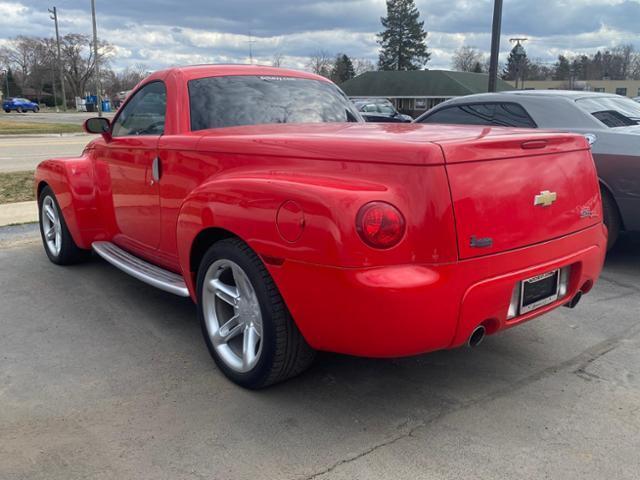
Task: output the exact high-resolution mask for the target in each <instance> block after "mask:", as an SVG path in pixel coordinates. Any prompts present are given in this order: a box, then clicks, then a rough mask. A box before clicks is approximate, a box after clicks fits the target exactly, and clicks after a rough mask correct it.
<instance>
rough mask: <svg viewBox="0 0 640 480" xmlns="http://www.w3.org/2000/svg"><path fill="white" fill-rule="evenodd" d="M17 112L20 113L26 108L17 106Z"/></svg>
mask: <svg viewBox="0 0 640 480" xmlns="http://www.w3.org/2000/svg"><path fill="white" fill-rule="evenodd" d="M16 112H18V113H24V108H22V107H18V108H16Z"/></svg>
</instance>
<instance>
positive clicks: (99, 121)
mask: <svg viewBox="0 0 640 480" xmlns="http://www.w3.org/2000/svg"><path fill="white" fill-rule="evenodd" d="M84 131H85V132H87V133H97V134H100V135H102V136H103V137H105V139H108V138H111V122H109V120H108V119H107V118H103V117H95V118H89V119H88V120H86V121H85V122H84ZM107 137H108V138H107Z"/></svg>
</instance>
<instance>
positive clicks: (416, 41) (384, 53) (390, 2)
mask: <svg viewBox="0 0 640 480" xmlns="http://www.w3.org/2000/svg"><path fill="white" fill-rule="evenodd" d="M419 18H420V12H418V9H417V7H416V5H415V3H414V0H387V16H386V17H382V18H381V19H380V21H381V22H382V26H383V27H384V31H382V32H380V33H379V34H378V44H379V45H380V47H381V51H380V57H379V60H378V67H379V68H380V70H419V69H421V68H423V67H424V66H425V65H426V64H427V62H428V61H429V58H430V57H431V54H430V53H429V52H428V50H427V43H426V39H427V32H425V30H424V21H419V20H418V19H419Z"/></svg>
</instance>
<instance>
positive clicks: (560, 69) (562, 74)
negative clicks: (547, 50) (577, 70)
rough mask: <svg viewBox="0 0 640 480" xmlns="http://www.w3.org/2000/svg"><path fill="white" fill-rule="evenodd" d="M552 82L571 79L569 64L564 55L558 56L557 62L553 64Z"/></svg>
mask: <svg viewBox="0 0 640 480" xmlns="http://www.w3.org/2000/svg"><path fill="white" fill-rule="evenodd" d="M553 79H554V80H570V79H571V63H569V60H568V59H567V57H565V56H564V55H558V61H557V62H556V64H555V75H554V76H553Z"/></svg>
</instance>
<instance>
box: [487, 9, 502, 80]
mask: <svg viewBox="0 0 640 480" xmlns="http://www.w3.org/2000/svg"><path fill="white" fill-rule="evenodd" d="M501 30H502V0H494V2H493V27H492V30H491V60H490V63H489V88H488V90H489V91H490V92H495V91H496V86H497V83H498V55H499V54H500V31H501Z"/></svg>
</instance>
